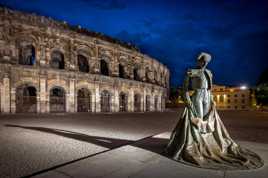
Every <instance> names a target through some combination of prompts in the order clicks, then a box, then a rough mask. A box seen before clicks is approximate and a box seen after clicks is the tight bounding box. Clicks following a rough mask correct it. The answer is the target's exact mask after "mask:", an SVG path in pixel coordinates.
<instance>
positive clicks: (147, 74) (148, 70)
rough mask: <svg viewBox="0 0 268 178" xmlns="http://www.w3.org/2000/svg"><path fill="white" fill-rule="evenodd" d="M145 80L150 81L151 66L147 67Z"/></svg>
mask: <svg viewBox="0 0 268 178" xmlns="http://www.w3.org/2000/svg"><path fill="white" fill-rule="evenodd" d="M145 80H146V82H150V81H151V79H150V68H149V67H148V66H146V67H145Z"/></svg>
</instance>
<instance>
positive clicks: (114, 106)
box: [112, 89, 119, 112]
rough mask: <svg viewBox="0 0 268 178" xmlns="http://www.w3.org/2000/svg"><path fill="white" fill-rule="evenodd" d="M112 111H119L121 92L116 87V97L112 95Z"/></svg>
mask: <svg viewBox="0 0 268 178" xmlns="http://www.w3.org/2000/svg"><path fill="white" fill-rule="evenodd" d="M112 111H113V112H119V93H118V90H117V89H114V97H112Z"/></svg>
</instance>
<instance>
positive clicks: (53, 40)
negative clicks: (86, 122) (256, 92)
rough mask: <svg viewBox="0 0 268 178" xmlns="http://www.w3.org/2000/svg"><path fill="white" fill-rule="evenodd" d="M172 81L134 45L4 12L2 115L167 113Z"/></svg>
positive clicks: (0, 22)
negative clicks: (166, 106)
mask: <svg viewBox="0 0 268 178" xmlns="http://www.w3.org/2000/svg"><path fill="white" fill-rule="evenodd" d="M169 76H170V73H169V70H168V68H167V67H166V66H164V65H163V64H161V63H160V62H159V61H157V60H156V59H153V58H151V57H149V56H147V55H144V54H142V53H140V52H139V51H138V50H137V49H136V48H135V47H133V46H131V45H129V44H125V43H122V42H120V41H118V40H115V39H112V38H109V37H107V36H105V35H102V34H100V33H95V32H91V31H87V30H85V29H82V28H81V27H79V26H78V27H72V26H70V25H68V24H67V23H66V22H59V21H55V20H53V19H51V18H46V17H43V16H37V15H34V14H27V13H23V12H19V11H15V10H10V9H7V8H4V7H0V101H1V102H0V111H1V113H28V112H33V113H49V112H135V111H137V112H139V111H163V110H164V109H165V101H166V99H167V95H168V90H169Z"/></svg>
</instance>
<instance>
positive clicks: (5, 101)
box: [1, 76, 10, 113]
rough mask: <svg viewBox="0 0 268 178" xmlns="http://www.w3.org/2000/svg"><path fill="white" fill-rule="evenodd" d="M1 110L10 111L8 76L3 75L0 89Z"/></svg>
mask: <svg viewBox="0 0 268 178" xmlns="http://www.w3.org/2000/svg"><path fill="white" fill-rule="evenodd" d="M1 111H2V112H4V113H10V80H9V78H8V76H5V77H4V79H3V86H2V90H1Z"/></svg>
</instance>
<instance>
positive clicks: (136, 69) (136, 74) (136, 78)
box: [133, 66, 140, 81]
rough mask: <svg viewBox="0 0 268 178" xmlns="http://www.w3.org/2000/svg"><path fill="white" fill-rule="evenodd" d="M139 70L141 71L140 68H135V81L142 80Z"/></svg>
mask: <svg viewBox="0 0 268 178" xmlns="http://www.w3.org/2000/svg"><path fill="white" fill-rule="evenodd" d="M139 70H140V69H139V67H138V66H135V67H134V68H133V79H134V80H137V81H139V80H140V75H139Z"/></svg>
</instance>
